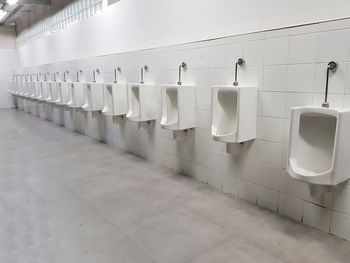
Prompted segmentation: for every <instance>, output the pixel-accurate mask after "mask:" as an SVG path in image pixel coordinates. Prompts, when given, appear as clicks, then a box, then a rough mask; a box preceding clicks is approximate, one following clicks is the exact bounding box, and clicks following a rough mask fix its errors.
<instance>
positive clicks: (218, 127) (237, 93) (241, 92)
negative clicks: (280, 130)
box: [211, 59, 258, 143]
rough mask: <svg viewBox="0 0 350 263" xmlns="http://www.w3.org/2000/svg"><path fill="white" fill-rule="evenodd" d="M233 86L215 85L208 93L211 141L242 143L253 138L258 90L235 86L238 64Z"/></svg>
mask: <svg viewBox="0 0 350 263" xmlns="http://www.w3.org/2000/svg"><path fill="white" fill-rule="evenodd" d="M241 60H242V59H239V60H238V62H237V63H236V74H235V75H236V77H235V82H234V83H233V85H216V86H213V87H212V93H211V101H212V105H211V118H212V124H211V134H212V136H213V139H214V140H217V141H222V142H226V143H242V142H246V141H249V140H253V139H255V138H256V123H257V103H258V89H257V87H256V86H253V85H249V86H244V85H238V82H237V65H243V64H244V61H243V60H242V61H243V62H242V61H241Z"/></svg>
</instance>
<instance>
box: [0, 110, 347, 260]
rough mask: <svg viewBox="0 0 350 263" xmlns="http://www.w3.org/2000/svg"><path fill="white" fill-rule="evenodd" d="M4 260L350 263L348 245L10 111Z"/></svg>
mask: <svg viewBox="0 0 350 263" xmlns="http://www.w3.org/2000/svg"><path fill="white" fill-rule="evenodd" d="M0 119H1V128H0V135H1V140H0V149H1V151H0V171H1V172H0V216H1V217H0V262H1V263H17V262H24V263H31V262H33V263H34V262H35V263H41V262H42V263H48V262H50V263H54V262H59V263H80V262H82V263H90V262H96V263H108V262H113V263H116V262H121V263H127V262H137V263H138V262H160V263H165V262H177V263H178V262H200V263H205V262H210V263H213V262H220V263H224V262H235V263H236V262H244V263H249V262H259V263H263V262H268V263H272V262H303V263H305V262H318V263H321V262H328V263H330V262H332V263H333V262H350V255H349V253H350V245H349V242H345V241H342V240H340V239H338V238H334V237H332V236H329V235H327V234H325V233H322V232H320V231H317V230H314V229H312V228H309V227H306V226H302V225H301V224H298V223H294V222H292V221H290V220H288V219H285V218H281V217H279V216H277V215H275V214H273V213H270V212H268V211H265V210H263V209H260V208H258V207H256V206H254V205H251V204H249V203H247V202H245V201H243V200H238V199H236V198H233V197H230V196H227V195H225V194H223V193H221V192H219V191H216V190H214V189H213V188H211V187H209V186H207V185H205V184H203V183H200V182H197V181H194V180H192V179H189V178H187V177H185V176H182V175H179V174H176V173H174V172H171V171H169V170H166V169H164V168H160V167H157V166H155V165H153V164H150V163H148V162H146V161H144V160H142V159H139V158H137V157H135V156H133V155H131V154H128V153H125V152H122V151H119V150H116V149H114V148H112V147H110V146H108V145H106V144H101V143H99V142H97V141H95V140H92V139H91V138H88V137H86V136H82V135H79V134H76V133H72V132H70V131H68V130H66V129H64V128H62V127H58V126H56V125H55V124H53V123H50V122H46V121H44V120H41V119H39V118H37V117H33V116H31V115H28V114H26V113H24V112H20V111H16V110H2V111H0Z"/></svg>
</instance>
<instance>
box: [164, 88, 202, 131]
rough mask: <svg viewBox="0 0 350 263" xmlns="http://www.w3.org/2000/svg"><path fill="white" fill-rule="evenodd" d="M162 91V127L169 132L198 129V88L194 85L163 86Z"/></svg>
mask: <svg viewBox="0 0 350 263" xmlns="http://www.w3.org/2000/svg"><path fill="white" fill-rule="evenodd" d="M161 90H162V119H161V121H160V125H161V127H162V128H164V129H169V130H185V129H190V128H194V127H196V87H195V86H193V85H181V86H180V85H162V86H161Z"/></svg>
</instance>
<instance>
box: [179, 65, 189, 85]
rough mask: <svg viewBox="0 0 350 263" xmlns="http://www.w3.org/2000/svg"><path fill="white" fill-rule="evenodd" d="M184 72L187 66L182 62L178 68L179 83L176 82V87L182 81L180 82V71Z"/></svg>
mask: <svg viewBox="0 0 350 263" xmlns="http://www.w3.org/2000/svg"><path fill="white" fill-rule="evenodd" d="M182 69H183V70H186V69H187V64H186V63H185V62H182V63H181V64H180V66H179V81H178V82H177V85H180V86H181V85H182V81H181V70H182Z"/></svg>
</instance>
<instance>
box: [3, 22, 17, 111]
mask: <svg viewBox="0 0 350 263" xmlns="http://www.w3.org/2000/svg"><path fill="white" fill-rule="evenodd" d="M15 43H16V33H15V30H14V28H13V27H4V26H0V109H3V108H9V107H12V102H11V100H10V99H9V96H8V95H7V93H6V92H7V91H8V89H9V82H10V81H11V77H12V71H13V70H16V69H17V68H18V60H17V52H16V49H15V48H16V46H15Z"/></svg>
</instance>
